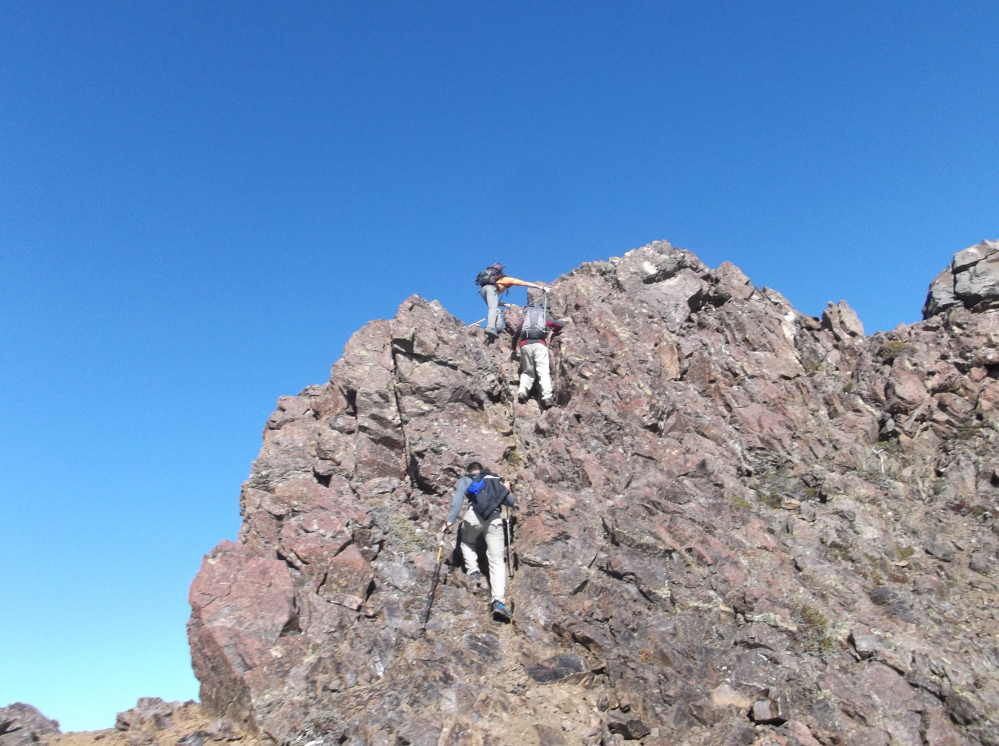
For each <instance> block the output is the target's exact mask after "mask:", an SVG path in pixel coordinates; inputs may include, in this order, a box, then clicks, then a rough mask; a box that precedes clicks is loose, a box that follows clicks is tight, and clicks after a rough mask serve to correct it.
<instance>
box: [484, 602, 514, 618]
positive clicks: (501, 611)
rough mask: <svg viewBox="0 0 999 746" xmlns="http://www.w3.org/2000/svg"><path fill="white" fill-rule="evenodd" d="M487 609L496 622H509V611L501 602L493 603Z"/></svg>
mask: <svg viewBox="0 0 999 746" xmlns="http://www.w3.org/2000/svg"><path fill="white" fill-rule="evenodd" d="M489 609H490V610H491V611H492V613H493V619H495V620H496V621H497V622H509V621H510V610H509V609H508V608H507V607H506V604H505V603H503V602H502V601H493V602H492V604H491V605H490V606H489Z"/></svg>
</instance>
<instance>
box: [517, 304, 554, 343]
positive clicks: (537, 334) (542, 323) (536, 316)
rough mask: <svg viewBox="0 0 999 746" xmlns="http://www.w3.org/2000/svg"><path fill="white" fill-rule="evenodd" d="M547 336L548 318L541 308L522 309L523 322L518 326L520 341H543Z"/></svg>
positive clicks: (529, 307)
mask: <svg viewBox="0 0 999 746" xmlns="http://www.w3.org/2000/svg"><path fill="white" fill-rule="evenodd" d="M547 336H548V318H547V314H546V313H545V309H544V308H542V307H541V306H528V307H527V308H525V309H524V322H523V323H522V324H521V326H520V337H521V339H544V338H545V337H547Z"/></svg>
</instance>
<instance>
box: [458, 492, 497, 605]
mask: <svg viewBox="0 0 999 746" xmlns="http://www.w3.org/2000/svg"><path fill="white" fill-rule="evenodd" d="M483 534H485V538H486V561H487V562H488V563H489V589H490V591H491V593H492V597H493V601H499V602H500V603H504V601H505V599H506V564H505V560H504V552H505V548H506V547H505V544H506V542H505V539H504V536H503V519H502V518H493V519H492V520H491V521H489V522H488V523H484V522H482V521H480V520H479V517H478V516H477V515H475V510H473V509H472V508H469V509H468V510H467V511H465V516H464V519H463V520H462V522H461V556H462V559H464V560H465V571H466V572H467V573H468V574H469V575H473V574H474V573H477V572H479V554H478V552H477V551H476V549H475V547H476V546H477V545H478V543H479V537H481V536H482V535H483Z"/></svg>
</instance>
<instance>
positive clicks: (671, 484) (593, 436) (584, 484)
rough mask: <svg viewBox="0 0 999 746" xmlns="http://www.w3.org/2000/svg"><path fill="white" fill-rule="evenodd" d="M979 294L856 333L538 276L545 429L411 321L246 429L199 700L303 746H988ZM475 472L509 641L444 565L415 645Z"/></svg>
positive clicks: (991, 736)
mask: <svg viewBox="0 0 999 746" xmlns="http://www.w3.org/2000/svg"><path fill="white" fill-rule="evenodd" d="M983 246H984V247H986V248H987V249H988V251H984V252H980V253H982V254H983V255H982V258H980V259H979V260H976V261H977V264H975V265H974V267H978V266H980V265H981V264H982V263H983V262H986V261H990V257H991V256H992V254H991V253H989V252H990V251H992V250H993V249H995V248H996V246H992V245H990V244H987V243H986V244H980V245H979V247H983ZM965 253H966V252H962V254H965ZM959 256H961V255H960V254H959ZM970 266H972V265H969V264H967V263H966V262H965V260H964V259H962V260H960V261H958V260H955V263H954V264H953V265H952V274H953V276H954V277H956V278H960V277H961V273H967V272H968V271H969V270H968V267H970ZM975 271H978V270H975ZM982 271H984V269H983V270H982ZM976 277H978V275H976ZM976 283H977V284H976ZM943 284H944V285H945V284H946V283H943ZM985 284H987V283H985ZM972 286H974V288H977V289H969V288H971V287H972ZM983 287H984V284H983V283H982V282H980V281H979V280H975V282H974V283H970V284H968V283H966V282H965V281H964V280H960V282H958V279H955V280H954V291H953V292H954V297H955V298H957V299H960V301H961V302H960V303H957V302H955V303H952V304H949V305H947V306H946V307H944V306H942V305H941V304H942V303H944V302H945V301H944V299H943V295H942V294H941V295H938V296H936V297H937V298H938V300H937V301H934V302H935V303H936V304H937V305H936V306H934V309H935V310H934V311H933V314H932V315H931V316H930V318H928V319H927V320H925V321H923V322H921V323H919V324H915V325H912V326H900V327H899V328H897V329H895V330H894V331H892V332H889V333H878V334H875V335H872V336H869V337H868V336H865V335H864V331H863V326H862V324H861V323H860V320H859V319H858V318H857V316H856V314H855V313H854V312H853V311H852V310H851V309H850V308H849V306H847V305H846V304H845V303H842V302H840V303H838V304H830V306H829V308H827V309H826V311H825V313H824V314H823V316H822V318H821V319H817V318H813V317H809V316H805V315H803V314H801V313H799V312H797V311H796V310H795V309H794V308H792V307H791V305H790V304H789V303H788V301H787V300H786V299H785V298H784V297H783V296H782V295H781V294H780V293H778V292H776V291H774V290H771V289H766V288H756V287H754V286H753V285H752V283H751V282H750V281H749V279H748V278H747V277H746V276H745V275H744V274H743V273H742V272H741V271H740V270H739V269H738V268H737V267H735V266H733V265H731V264H728V263H725V264H722V265H721V266H719V267H718V268H716V269H710V268H708V267H706V266H704V265H703V263H702V262H701V261H700V260H699V259H698V258H697V257H696V256H694V255H693V254H691V253H689V252H687V251H683V250H679V249H675V248H673V247H672V246H670V245H669V244H668V243H667V242H655V243H653V244H650V245H648V246H644V247H642V248H640V249H635V250H633V251H630V252H628V253H627V254H625V255H624V256H623V257H620V258H615V259H611V260H610V261H606V262H591V263H587V264H584V265H582V266H581V267H579V268H578V269H576V270H574V271H572V272H570V273H569V274H567V275H565V276H563V277H562V278H560V279H559V280H557V281H556V282H555V284H554V292H553V294H552V298H553V310H554V312H555V314H556V315H558V316H560V317H571V319H572V322H571V323H570V324H569V325H568V326H567V327H566V329H565V330H564V332H563V333H562V335H561V336H560V337H559V338H557V341H556V342H555V343H554V344H553V350H552V356H553V361H554V362H553V366H554V377H555V384H556V390H557V398H558V406H557V407H555V408H553V409H550V410H548V411H545V412H541V411H540V410H539V409H538V407H537V404H536V403H534V402H529V403H527V404H525V405H521V404H518V403H516V401H515V400H514V397H513V396H512V392H513V382H514V381H515V379H516V363H515V362H514V361H513V360H512V359H511V357H510V354H509V349H508V348H504V347H502V346H501V345H494V346H491V347H487V346H485V345H484V344H483V333H482V330H480V329H478V328H474V327H473V328H469V327H466V326H465V325H464V324H463V323H462V322H461V321H459V320H458V319H456V318H454V317H453V316H451V315H450V314H449V313H448V312H447V311H446V310H445V309H444V308H443V307H441V305H440V304H439V303H437V302H436V301H426V300H424V299H422V298H419V297H416V296H413V297H411V298H409V299H407V300H406V301H405V302H404V303H403V304H402V305H401V306H400V307H399V310H398V313H397V314H396V316H395V317H394V318H393V319H389V320H382V321H374V322H371V323H370V324H368V325H367V326H365V327H364V328H363V329H361V330H360V331H358V332H357V333H356V334H355V335H354V336H353V337H352V338H351V340H350V342H349V343H348V344H347V346H346V349H345V351H344V354H343V357H342V358H341V359H340V360H339V361H338V362H337V363H336V364H335V365H334V366H333V369H332V372H331V378H330V382H328V383H326V384H323V385H317V386H310V387H309V388H307V389H305V390H304V391H303V392H302V393H301V394H299V395H298V396H287V397H282V398H281V399H280V400H279V401H278V406H277V409H276V411H275V412H274V413H273V414H272V415H271V417H270V419H269V420H268V421H267V424H266V428H265V430H264V443H263V447H262V449H261V452H260V455H259V457H258V459H257V460H256V462H255V463H254V465H253V469H252V473H251V475H250V478H249V479H248V481H247V482H246V483H245V485H244V487H243V491H242V495H241V511H242V516H243V524H242V529H241V531H240V535H239V538H238V541H236V542H223V543H222V544H220V545H219V546H218V547H216V548H215V549H214V550H213V551H212V552H211V553H210V554H209V555H208V556H207V557H206V558H205V560H204V563H203V565H202V568H201V571H200V572H199V574H198V576H197V578H196V579H195V581H194V583H193V585H192V587H191V594H190V600H191V606H192V616H191V621H190V624H189V637H190V642H191V650H192V656H193V663H194V668H195V672H196V674H197V676H198V678H199V679H200V681H201V694H202V700H203V704H204V706H206V707H208V708H209V709H211V710H212V711H214V712H215V713H217V714H218V715H220V716H224V717H227V718H229V719H232V720H233V721H235V722H237V723H239V724H240V725H241V726H242V727H245V728H247V729H249V730H251V731H253V732H255V733H257V734H259V737H261V738H265V739H272V740H273V741H275V742H278V743H291V744H310V746H320V745H321V744H357V745H359V744H386V745H391V746H396V745H398V744H409V745H411V746H418V745H419V746H423V745H425V744H426V745H431V744H433V745H448V744H455V745H457V744H525V745H526V744H546V745H547V744H617V743H624V742H637V741H641V742H642V743H644V744H691V745H693V744H704V745H708V744H712V745H714V744H751V743H755V744H799V745H803V744H809V745H814V744H934V745H936V744H966V743H980V744H996V743H999V675H997V673H999V646H997V640H996V629H997V608H999V604H997V601H999V593H997V584H996V574H995V564H996V554H997V548H999V536H997V533H999V528H997V526H999V523H997V522H996V520H995V505H996V498H997V496H999V458H997V456H999V451H997V448H996V438H997V428H999V314H997V313H996V312H994V311H991V310H983V309H985V308H986V307H987V305H988V304H985V305H983V304H982V299H985V298H987V297H988V296H986V295H983V292H984V291H983V290H982V288H983ZM931 295H932V293H931ZM972 299H978V300H972ZM471 459H477V460H480V461H483V462H484V463H486V464H487V465H488V466H491V467H493V468H494V469H495V470H496V471H498V472H500V473H501V474H503V476H504V477H505V478H506V479H507V480H508V482H509V484H510V485H511V488H512V490H513V492H514V493H515V494H516V495H517V496H518V498H519V500H520V502H521V508H520V510H519V512H518V515H517V519H516V521H515V525H514V547H513V549H514V556H515V563H514V564H515V567H516V574H515V576H514V577H513V579H512V582H511V588H510V597H511V598H512V601H513V603H514V604H515V624H513V625H511V626H498V625H496V623H494V622H492V621H491V620H490V619H489V618H488V615H487V613H486V601H487V597H486V596H483V595H481V594H477V593H476V592H475V590H474V589H472V588H469V587H467V586H466V584H464V583H461V582H458V581H459V580H460V578H461V576H462V575H463V573H462V570H461V569H460V564H459V563H458V562H457V561H456V560H457V555H453V556H452V559H451V561H450V563H449V564H450V568H449V569H448V571H447V576H446V577H445V580H444V582H443V583H442V585H441V586H440V588H439V589H438V592H437V597H436V600H435V603H434V606H433V613H432V615H431V618H430V624H429V626H428V628H427V630H426V632H425V633H423V632H421V626H420V613H421V611H422V609H423V606H424V603H425V600H426V594H427V591H428V590H429V585H430V577H431V573H432V570H433V563H434V545H435V538H434V530H435V529H436V527H437V526H438V525H439V524H440V521H441V519H442V517H443V516H444V514H445V513H446V510H447V507H448V504H449V492H450V490H451V488H452V485H453V483H454V481H455V479H456V478H457V477H458V476H459V474H460V473H461V469H462V466H463V464H464V463H466V462H467V461H469V460H471ZM452 538H453V537H452Z"/></svg>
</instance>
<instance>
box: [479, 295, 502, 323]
mask: <svg viewBox="0 0 999 746" xmlns="http://www.w3.org/2000/svg"><path fill="white" fill-rule="evenodd" d="M479 295H481V296H482V300H484V301H485V302H486V307H487V308H488V309H489V310H488V312H487V313H486V332H487V333H488V334H497V333H498V332H497V330H496V317H497V316H498V315H499V293H497V292H496V286H495V285H483V286H482V287H481V288H479Z"/></svg>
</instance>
